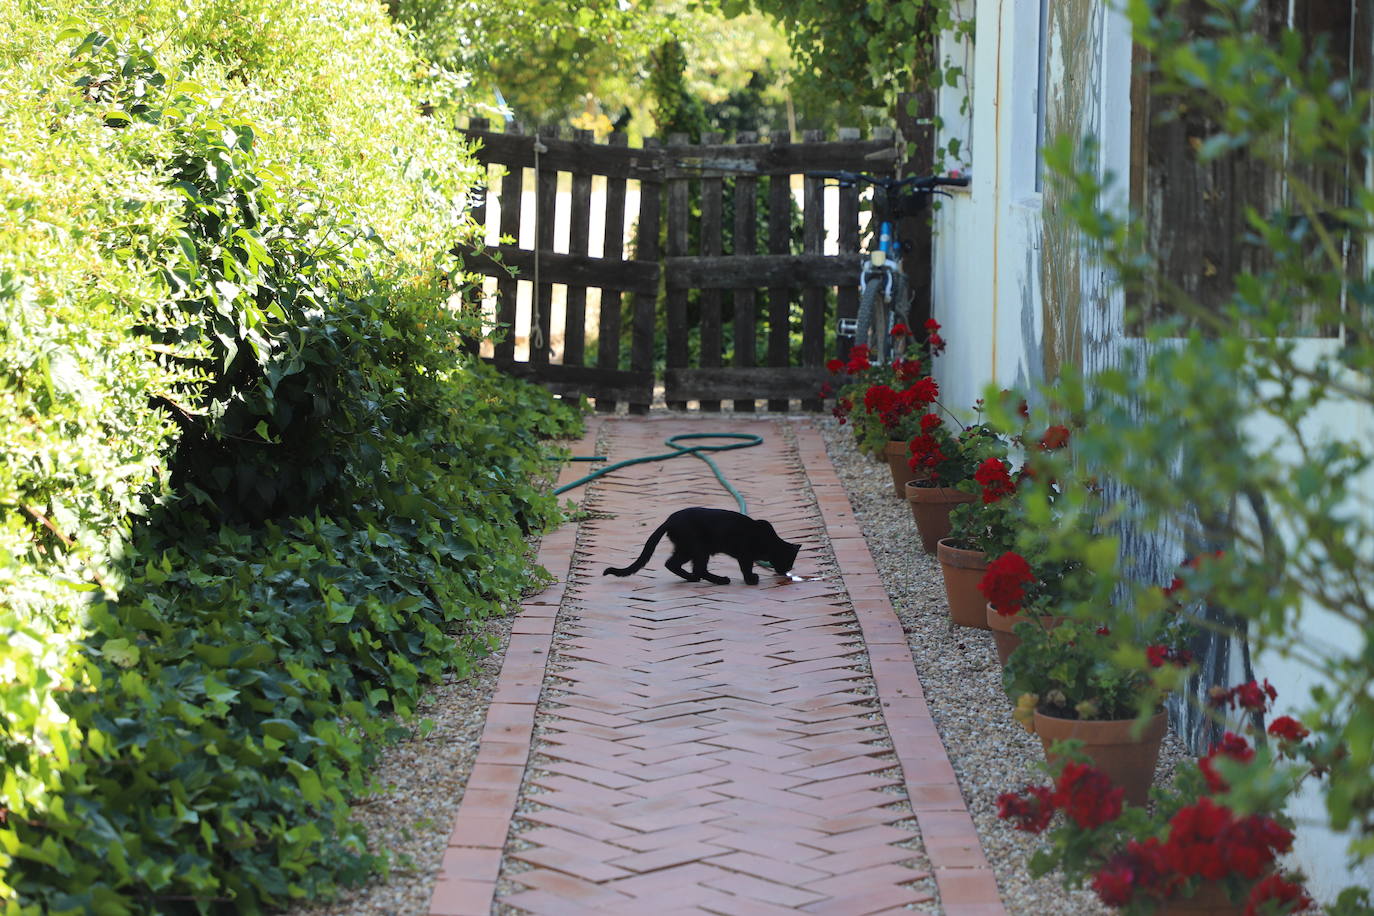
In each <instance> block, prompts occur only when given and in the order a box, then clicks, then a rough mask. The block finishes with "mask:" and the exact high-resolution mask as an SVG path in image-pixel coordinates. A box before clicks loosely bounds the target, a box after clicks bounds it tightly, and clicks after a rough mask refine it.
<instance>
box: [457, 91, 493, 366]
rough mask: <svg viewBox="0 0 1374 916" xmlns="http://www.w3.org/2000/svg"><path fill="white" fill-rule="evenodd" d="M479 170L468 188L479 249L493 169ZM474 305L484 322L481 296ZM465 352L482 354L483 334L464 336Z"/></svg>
mask: <svg viewBox="0 0 1374 916" xmlns="http://www.w3.org/2000/svg"><path fill="white" fill-rule="evenodd" d="M469 126H470V127H472V128H474V129H478V130H486V129H487V126H488V122H487V119H486V118H473V119H472V121H471V123H470V125H469ZM477 170H478V174H479V175H481V178H480V179H479V180H478V182H477V184H475V185H473V186H472V187H471V188H468V212H469V214H470V215H471V216H472V222H473V225H475V226H476V227H477V231H478V235H477V239H476V243H475V244H476V246H477V247H478V248H480V247H481V246H483V245H485V244H486V241H487V182H488V176H489V174H490V172H491V167H490V166H489V165H487V164H486V163H485V162H482V163H478V165H477ZM463 255H464V257H468V256H469V252H467V251H464V252H463ZM474 305H475V308H474V311H475V312H476V318H477V321H478V322H479V323H480V322H481V320H482V296H481V295H478V296H477V299H476V302H475V304H474ZM465 310H466V304H465ZM463 352H464V353H466V354H468V355H469V356H476V355H478V354H479V353H481V352H482V337H481V334H473V335H467V334H465V335H463Z"/></svg>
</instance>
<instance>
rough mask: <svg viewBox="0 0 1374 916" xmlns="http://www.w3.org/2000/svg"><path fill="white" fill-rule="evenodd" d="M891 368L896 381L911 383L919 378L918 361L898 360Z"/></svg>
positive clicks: (919, 366)
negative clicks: (893, 370)
mask: <svg viewBox="0 0 1374 916" xmlns="http://www.w3.org/2000/svg"><path fill="white" fill-rule="evenodd" d="M892 368H893V369H895V370H896V372H897V380H898V381H902V382H912V381H915V380H916V379H918V378H920V377H921V361H920V360H919V359H903V360H898V361H897V362H896V363H895V364H893V367H892Z"/></svg>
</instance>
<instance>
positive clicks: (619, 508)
mask: <svg viewBox="0 0 1374 916" xmlns="http://www.w3.org/2000/svg"><path fill="white" fill-rule="evenodd" d="M603 423H605V424H608V425H609V428H610V431H611V434H612V435H611V440H610V452H609V456H610V459H611V460H612V461H616V460H620V459H622V458H627V457H637V456H640V455H648V454H656V453H659V452H662V451H665V450H666V449H665V448H664V447H663V440H664V439H665V438H667V436H669V435H673V434H676V433H679V432H684V431H685V432H690V431H693V430H696V429H701V430H703V431H704V430H709V431H712V432H753V433H757V434H760V435H762V436H763V437H764V444H763V445H762V446H759V447H755V448H750V449H741V450H738V451H731V452H724V453H719V454H718V455H717V456H716V460H717V463H718V464H719V465H720V466H721V468H722V471H723V472H724V473H725V475H726V477H727V478H728V479H729V480H730V481H731V482H732V483H734V484H735V486H737V487H738V488H739V489H740V491H741V493H743V495H744V497H745V499H746V501H747V502H748V504H749V512H750V514H751V515H753V516H755V517H759V518H766V519H768V520H769V521H771V522H772V523H773V524H774V526H775V527H776V528H777V529H778V532H779V533H780V534H781V535H782V536H783V537H784V538H786V539H787V540H791V541H800V542H802V543H803V545H804V546H803V548H802V551H801V554H800V555H799V557H798V559H797V566H796V568H795V569H794V570H793V572H794V573H795V574H797V575H799V576H803V577H806V581H800V582H798V581H791V580H788V579H780V578H777V577H774V576H770V575H768V574H767V573H766V572H763V573H762V576H763V581H762V582H761V584H760V585H758V586H754V587H750V586H746V585H744V584H743V583H742V582H740V581H739V570H738V568H737V567H736V565H735V564H734V562H733V561H732V560H730V559H729V558H728V557H717V558H716V560H715V561H714V564H713V565H714V568H713V569H712V571H713V572H716V573H718V574H722V575H728V576H730V578H731V580H732V581H731V583H730V584H729V585H727V586H715V585H709V584H704V583H689V582H685V581H683V580H681V579H679V578H678V577H676V576H674V575H673V574H672V573H670V572H668V571H666V570H665V569H663V566H662V564H663V561H664V559H666V557H667V554H668V550H669V548H668V545H666V544H660V545H659V549H658V551H657V553H656V555H655V558H654V559H653V560H652V561H650V564H649V566H648V567H646V568H645V569H644V570H642V571H641V572H640V573H638V574H636V575H635V576H632V577H629V578H625V579H621V578H616V577H610V576H604V577H603V576H602V575H601V570H602V569H603V568H604V567H605V566H608V565H620V566H623V565H627V564H628V563H629V562H630V561H631V560H633V558H634V557H635V556H637V555H638V553H639V550H640V549H641V547H642V546H643V543H644V540H645V538H646V537H647V535H648V533H649V532H651V531H652V530H653V529H654V528H655V527H657V526H658V524H659V523H660V522H662V520H663V519H664V518H665V517H666V516H667V515H668V513H670V512H671V511H673V510H675V509H679V508H683V507H685V506H692V505H706V506H716V507H720V508H735V507H734V504H733V500H732V499H731V498H730V496H729V495H728V494H726V493H725V492H724V491H723V490H722V489H721V488H720V487H719V484H718V483H716V481H715V479H714V478H713V477H712V476H711V474H710V471H709V470H708V469H707V468H706V467H705V465H704V464H702V463H701V462H700V461H697V460H696V459H693V458H678V459H675V460H672V461H669V462H666V463H653V464H646V465H638V466H635V467H632V468H627V469H624V470H622V471H619V472H616V473H615V474H613V475H610V476H608V477H605V478H602V479H601V480H600V481H598V482H596V483H595V484H594V485H593V486H592V487H590V488H588V492H587V493H586V494H585V496H584V497H583V506H584V508H587V509H589V510H591V512H592V513H593V515H594V517H593V518H591V519H588V520H586V521H584V522H582V523H581V525H580V526H579V527H578V528H576V529H574V528H573V527H572V526H565V527H564V528H563V529H562V530H560V531H558V532H555V533H553V534H551V535H549V536H547V537H546V538H545V539H544V542H543V544H542V546H541V550H540V557H539V561H540V562H541V563H542V564H543V565H544V566H545V567H546V568H548V569H549V570H550V571H551V572H553V573H554V574H555V575H556V576H558V577H559V580H560V581H559V583H558V584H557V585H555V586H553V587H552V588H550V589H549V590H548V591H546V592H544V593H543V594H541V595H539V596H537V597H536V598H534V599H531V600H530V601H528V602H527V603H526V604H525V605H524V606H523V607H522V611H521V614H520V616H519V618H518V619H517V620H516V623H515V630H514V634H515V635H513V636H512V638H511V643H510V646H509V648H508V650H507V654H506V658H505V661H504V664H503V667H502V671H501V678H500V681H499V683H498V687H497V692H496V694H495V697H494V699H493V701H492V705H491V707H490V710H489V713H488V717H487V723H486V727H485V730H484V732H483V735H482V743H481V745H480V750H479V753H478V757H477V763H476V765H475V766H474V768H473V772H472V776H471V778H470V779H469V781H468V786H467V789H466V791H465V793H464V795H463V800H462V803H461V806H460V809H459V812H458V816H457V820H456V822H455V825H454V830H453V835H452V837H451V838H450V840H449V849H448V851H447V853H446V855H445V858H444V863H443V869H442V872H441V874H440V876H439V880H438V881H437V883H436V886H435V891H434V897H433V900H432V902H431V914H432V916H478V914H483V916H484V914H487V913H490V912H492V911H493V910H494V909H495V910H497V911H505V912H528V913H536V914H564V913H568V914H572V913H607V914H614V913H623V914H631V916H645V914H647V916H667V914H672V913H716V914H769V913H783V912H797V911H801V912H805V913H816V914H822V913H824V914H843V916H862V914H868V913H880V912H900V913H908V914H910V913H913V912H915V913H923V912H930V910H929V909H927V907H933V906H935V904H934V903H933V900H934V898H935V897H936V896H937V894H938V899H939V906H940V907H942V908H943V910H944V912H945V913H947V914H949V916H1004V914H1005V910H1004V909H1003V906H1002V904H1001V902H1000V899H999V897H998V894H997V887H996V883H995V882H994V880H993V876H992V871H991V869H990V868H989V867H988V865H987V862H986V860H985V859H984V857H983V853H982V850H981V849H980V847H979V845H978V840H977V837H976V835H975V833H974V830H973V823H972V821H971V819H970V818H969V815H968V812H967V810H966V809H965V807H964V804H963V801H962V799H961V797H960V795H959V791H958V788H957V786H956V784H955V778H954V772H953V770H952V769H951V767H950V765H949V761H948V760H947V758H946V757H945V752H944V748H943V746H942V745H941V744H940V741H939V738H938V737H937V736H936V732H935V727H934V723H933V722H932V720H931V718H930V714H929V712H928V710H927V708H926V705H925V701H924V699H923V697H922V694H921V687H920V684H919V682H918V681H917V678H916V672H915V669H914V668H913V667H912V663H911V656H910V653H909V651H908V649H907V644H906V637H905V635H904V634H903V632H902V628H901V625H900V623H899V621H898V620H897V617H896V615H895V614H894V613H893V611H892V608H891V606H890V604H889V603H888V599H887V595H886V593H885V591H884V590H883V587H882V584H881V582H880V581H879V579H878V575H877V572H876V570H875V569H874V566H873V561H872V559H871V557H870V556H869V553H868V549H867V547H866V545H865V543H864V540H863V537H862V535H861V534H860V532H859V529H858V525H857V523H856V522H855V521H854V519H853V515H852V512H851V510H850V506H849V502H848V499H847V497H846V496H845V492H844V489H843V488H842V486H841V485H840V482H839V480H838V479H837V478H836V477H835V473H834V469H833V468H832V467H831V465H830V462H829V459H828V458H827V457H826V454H825V447H824V445H823V444H822V442H821V439H820V436H819V434H818V433H817V432H816V431H815V430H814V429H812V428H811V427H810V425H809V424H808V423H806V422H800V423H797V424H795V425H794V426H793V427H792V428H793V430H794V431H795V434H796V444H795V446H792V445H789V443H788V441H787V436H786V435H785V429H784V421H776V420H739V419H731V420H726V419H724V418H713V419H712V420H710V421H686V420H683V419H680V418H678V419H670V418H664V419H633V420H599V419H598V420H595V421H593V422H592V424H591V428H590V429H589V430H588V434H587V437H586V438H585V439H584V440H583V444H582V446H581V448H579V449H578V450H577V451H578V453H579V454H590V453H591V448H592V445H593V444H594V443H595V441H596V435H597V431H598V429H599V427H600V426H601V425H602V424H603ZM588 467H589V465H585V464H578V465H572V466H570V467H569V468H568V469H566V470H565V471H564V474H563V476H562V477H561V478H560V482H565V481H569V480H572V479H574V478H576V477H578V476H581V474H583V473H585V472H586V469H587V468H588ZM808 482H809V484H810V492H808V490H807V487H806V484H807V483H808ZM822 531H824V532H825V533H827V534H828V536H829V539H830V546H826V545H825V544H824V543H823V542H822V540H821V538H820V537H819V535H820V534H821V532H822ZM837 569H838V572H837ZM822 573H823V574H824V575H823V576H819V577H818V574H822ZM555 628H557V636H555ZM546 676H547V678H548V679H547V681H546ZM532 744H533V747H531V745H532ZM517 806H518V808H519V814H518V816H517V815H516V814H515V812H516V810H517ZM513 817H515V820H514V823H512V818H513Z"/></svg>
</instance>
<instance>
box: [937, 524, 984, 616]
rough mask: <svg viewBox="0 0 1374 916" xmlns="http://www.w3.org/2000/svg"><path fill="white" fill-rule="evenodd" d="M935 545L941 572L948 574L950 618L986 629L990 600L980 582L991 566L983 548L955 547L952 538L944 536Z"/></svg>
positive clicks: (946, 590)
mask: <svg viewBox="0 0 1374 916" xmlns="http://www.w3.org/2000/svg"><path fill="white" fill-rule="evenodd" d="M935 546H936V550H935V556H936V557H937V558H938V559H939V560H940V572H941V573H943V574H944V577H945V597H946V598H947V599H948V600H949V616H950V619H951V620H953V621H954V622H955V623H956V624H957V625H959V626H961V627H978V628H979V629H987V626H988V622H987V617H986V615H985V614H984V613H983V608H984V606H985V605H986V604H987V599H985V598H984V597H983V593H982V592H980V591H978V582H979V580H980V579H982V578H983V571H984V570H986V569H987V568H988V555H987V554H985V553H983V551H981V550H964V549H963V548H960V547H955V546H954V545H953V543H951V542H950V539H949V538H941V539H940V541H939V543H938V544H936V545H935Z"/></svg>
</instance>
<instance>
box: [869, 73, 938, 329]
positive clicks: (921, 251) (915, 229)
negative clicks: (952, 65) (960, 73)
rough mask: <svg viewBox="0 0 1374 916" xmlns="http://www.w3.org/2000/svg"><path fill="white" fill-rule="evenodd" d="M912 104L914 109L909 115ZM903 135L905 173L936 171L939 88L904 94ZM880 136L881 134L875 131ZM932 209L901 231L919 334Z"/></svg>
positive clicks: (927, 304) (926, 297) (900, 107)
mask: <svg viewBox="0 0 1374 916" xmlns="http://www.w3.org/2000/svg"><path fill="white" fill-rule="evenodd" d="M908 107H910V109H911V111H910V114H908ZM897 112H898V124H899V125H900V126H901V128H900V129H901V138H900V139H902V140H906V141H907V149H908V150H909V156H908V158H907V160H906V162H905V163H904V164H903V165H902V174H903V175H929V174H931V172H933V171H934V170H935V91H934V90H933V89H925V90H922V91H920V92H908V93H903V94H902V95H901V96H899V97H898V102H897ZM874 136H875V137H877V136H878V133H877V132H875V133H874ZM932 215H933V214H932V212H931V209H927V210H925V211H923V212H922V213H921V214H920V215H918V216H915V217H907V218H906V219H903V220H902V221H901V222H900V224H899V225H898V227H897V231H898V233H899V234H900V235H901V238H902V239H904V240H905V241H906V242H907V244H909V245H910V246H911V250H910V251H908V252H907V254H906V256H905V257H904V258H902V273H904V274H906V288H907V294H908V296H909V297H910V303H911V304H910V305H909V306H908V308H907V315H908V317H909V318H910V319H911V327H912V329H913V330H914V331H916V333H918V334H924V333H925V330H924V329H925V323H926V319H928V318H929V317H930V316H931V299H930V273H931V250H930V246H931V218H932Z"/></svg>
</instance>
